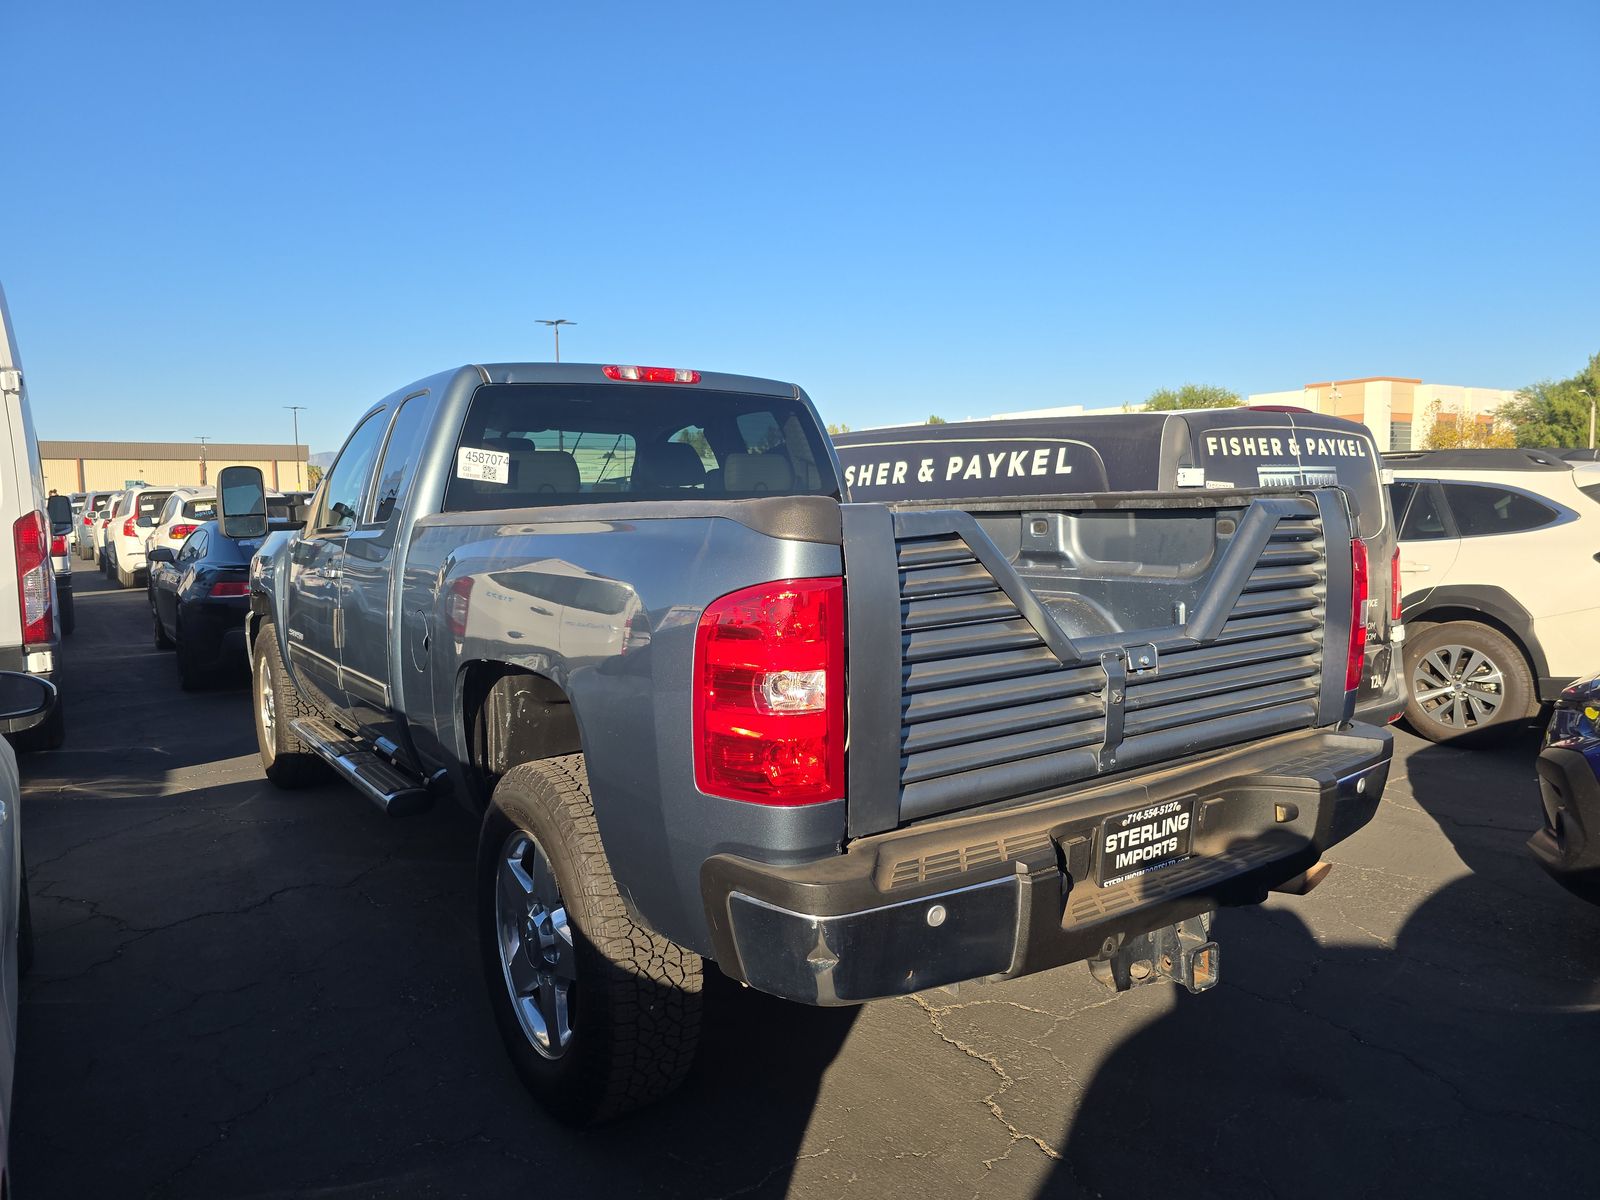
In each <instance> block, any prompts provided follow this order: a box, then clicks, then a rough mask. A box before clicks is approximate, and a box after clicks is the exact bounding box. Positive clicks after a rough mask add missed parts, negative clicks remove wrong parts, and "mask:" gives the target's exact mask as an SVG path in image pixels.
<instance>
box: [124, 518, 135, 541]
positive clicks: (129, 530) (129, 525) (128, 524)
mask: <svg viewBox="0 0 1600 1200" xmlns="http://www.w3.org/2000/svg"><path fill="white" fill-rule="evenodd" d="M122 536H123V537H132V536H133V518H132V517H129V518H128V519H127V520H126V521H124V522H123V523H122Z"/></svg>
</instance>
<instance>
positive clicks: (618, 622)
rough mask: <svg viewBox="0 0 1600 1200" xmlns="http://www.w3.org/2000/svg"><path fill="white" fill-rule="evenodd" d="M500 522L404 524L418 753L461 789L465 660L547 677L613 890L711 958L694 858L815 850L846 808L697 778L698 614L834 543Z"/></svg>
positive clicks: (474, 517)
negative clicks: (463, 611)
mask: <svg viewBox="0 0 1600 1200" xmlns="http://www.w3.org/2000/svg"><path fill="white" fill-rule="evenodd" d="M640 508H641V510H644V509H647V508H648V506H647V505H646V506H640ZM506 516H507V514H493V513H489V514H482V513H479V514H459V515H452V516H443V517H431V518H427V519H425V520H423V521H420V522H418V524H417V525H416V526H415V529H414V532H413V539H412V543H411V546H410V549H409V551H408V555H407V559H406V568H405V578H404V588H403V598H402V604H403V608H402V612H403V616H402V621H401V627H400V647H399V649H400V655H401V661H402V664H403V666H402V670H403V671H404V672H405V674H406V675H407V676H409V679H408V680H407V684H408V685H407V686H405V687H404V688H403V691H404V694H405V695H406V696H407V698H408V699H407V710H408V711H407V716H408V718H409V720H410V723H411V731H412V736H413V739H414V742H415V745H416V747H417V749H418V752H419V754H420V755H421V756H422V757H423V758H424V759H425V760H433V761H435V762H437V763H439V764H441V765H443V766H444V767H445V768H446V769H448V770H449V771H450V772H451V773H452V775H453V776H454V777H455V779H456V781H457V784H458V786H460V787H463V788H465V785H466V778H465V775H464V773H463V770H462V766H461V764H462V763H463V761H465V758H466V754H467V745H466V741H465V731H464V730H463V728H462V724H463V723H462V721H461V719H460V713H461V707H462V678H463V674H464V672H465V670H466V669H467V667H468V666H469V665H470V664H472V663H475V662H496V663H507V664H510V665H513V666H516V667H520V668H522V669H525V670H527V671H530V672H532V673H534V674H536V675H541V676H543V677H545V678H547V679H549V680H551V681H552V682H554V683H556V684H557V685H559V686H560V687H561V689H562V690H563V691H564V692H565V693H566V695H567V696H568V698H569V699H570V700H571V701H572V705H573V712H574V715H575V716H576V718H577V723H578V726H579V730H580V735H581V739H582V746H583V751H584V754H585V759H586V763H587V766H588V772H589V782H590V787H591V789H592V793H593V797H594V806H595V812H596V816H597V818H598V821H599V827H600V834H601V838H602V840H603V842H604V844H605V848H606V853H607V854H608V856H609V857H610V859H611V863H612V867H613V869H614V871H615V873H616V876H617V880H618V883H619V885H620V887H621V890H622V893H623V896H624V899H625V900H626V901H627V902H628V903H629V904H630V906H631V907H632V908H633V909H634V911H635V912H636V913H638V914H639V915H640V916H641V917H642V918H643V919H644V920H645V921H646V922H647V923H648V924H649V925H650V926H652V927H653V928H655V929H656V930H658V931H659V932H661V933H663V934H665V935H666V936H667V937H669V938H672V939H673V940H675V941H678V942H680V943H681V944H684V945H687V946H689V947H691V948H693V949H695V950H697V951H700V952H702V953H706V952H709V951H710V949H711V947H710V939H709V936H708V934H707V932H706V928H705V919H704V914H703V911H702V909H701V905H700V868H701V865H702V864H703V863H704V862H705V860H706V858H707V857H709V856H710V855H713V854H717V853H722V852H729V853H738V854H754V855H756V856H758V857H761V858H763V859H765V860H766V861H772V862H783V861H799V860H802V859H805V858H811V857H816V856H817V855H819V854H824V853H827V852H828V851H829V850H831V849H833V848H835V847H837V846H838V845H839V843H840V842H841V840H842V839H843V836H844V804H843V801H842V799H841V800H840V801H836V802H831V803H826V804H820V805H814V806H809V807H804V808H770V807H764V806H760V805H754V804H746V803H740V802H737V801H731V800H722V799H718V798H714V797H709V796H706V795H704V794H702V793H701V792H700V791H699V790H698V789H697V788H696V787H695V785H694V756H693V747H692V744H691V737H692V728H691V724H692V698H693V695H694V688H695V684H694V677H693V670H694V642H695V630H696V627H697V624H698V621H699V617H700V614H701V612H702V611H703V610H704V608H705V607H706V605H707V604H708V603H710V602H711V601H712V600H714V599H716V598H717V597H719V596H722V595H725V594H727V593H728V592H732V591H735V590H737V589H739V588H742V587H747V586H750V585H752V584H757V583H762V582H766V581H769V580H773V579H785V578H804V577H815V576H827V575H837V574H839V573H840V571H841V569H842V558H841V551H840V548H839V547H838V546H836V545H828V544H821V543H816V542H804V541H796V540H787V539H780V538H774V537H771V536H767V535H765V534H762V533H758V532H756V531H755V530H753V529H750V528H748V527H746V526H745V525H743V524H740V523H739V522H738V521H735V520H731V519H727V518H723V517H715V516H706V517H695V516H673V517H671V518H665V519H652V518H650V517H648V516H640V517H639V518H629V519H607V520H595V519H584V518H583V517H582V514H574V519H571V520H562V521H558V522H528V521H516V520H508V519H505V518H506ZM485 518H487V520H485ZM469 578H470V579H471V580H472V591H471V601H470V605H469V608H468V614H467V620H466V626H465V631H464V633H463V634H462V635H461V636H459V637H458V636H454V635H453V634H452V632H451V629H450V624H449V621H448V619H447V617H446V614H445V612H444V609H443V603H444V600H445V598H447V597H448V596H449V593H450V589H451V587H452V585H454V584H455V583H456V581H458V580H462V579H469ZM574 581H577V582H576V583H575V582H574ZM424 680H426V687H422V686H418V685H419V684H422V683H423V682H424Z"/></svg>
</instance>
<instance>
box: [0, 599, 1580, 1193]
mask: <svg viewBox="0 0 1600 1200" xmlns="http://www.w3.org/2000/svg"><path fill="white" fill-rule="evenodd" d="M78 587H79V595H78V599H77V604H78V631H77V633H76V635H75V636H74V638H73V639H72V640H71V641H70V642H69V645H68V651H67V665H66V669H65V678H64V693H65V696H66V698H67V703H68V706H69V707H68V744H67V748H66V749H64V750H63V751H60V752H58V753H53V754H44V755H37V756H33V757H29V758H25V759H24V760H23V768H22V769H23V776H24V782H25V787H26V797H25V800H24V805H23V822H24V830H25V835H24V836H25V844H26V848H27V855H28V861H29V870H30V872H31V875H32V881H31V882H32V892H33V912H34V921H35V925H36V931H37V941H38V957H37V961H36V963H35V967H34V970H33V972H32V974H31V975H30V976H29V977H28V978H27V980H26V981H25V983H24V986H23V989H22V1005H21V1017H20V1023H21V1033H20V1038H21V1043H20V1050H19V1063H18V1071H17V1079H16V1093H15V1101H14V1118H13V1121H14V1131H13V1134H12V1144H11V1154H12V1163H13V1173H14V1183H15V1194H16V1195H18V1196H23V1197H29V1198H37V1197H55V1196H63V1197H79V1196H86V1195H104V1196H142V1195H153V1196H163V1197H166V1196H189V1197H235V1196H239V1197H246V1196H247V1197H267V1196H289V1195H316V1196H319V1197H356V1196H407V1197H409V1196H417V1197H434V1196H438V1197H446V1196H461V1197H477V1196H504V1195H511V1194H513V1193H516V1194H523V1193H527V1194H542V1195H565V1196H607V1197H612V1196H616V1197H622V1196H644V1197H673V1196H705V1197H735V1196H738V1197H777V1196H784V1195H790V1196H797V1197H834V1196H841V1195H850V1194H861V1195H868V1196H902V1195H903V1196H919V1197H944V1196H960V1197H965V1196H993V1197H1028V1196H1036V1195H1052V1196H1053V1195H1101V1196H1126V1195H1136V1194H1156V1195H1170V1194H1175V1193H1179V1192H1182V1193H1186V1194H1195V1195H1219V1196H1278V1195H1283V1196H1290V1195H1292V1196H1295V1197H1306V1196H1336V1195H1337V1196H1349V1195H1356V1194H1377V1195H1386V1194H1395V1193H1399V1192H1402V1191H1407V1192H1411V1193H1413V1194H1421V1195H1450V1196H1454V1197H1461V1196H1476V1195H1491V1194H1492V1195H1503V1194H1505V1193H1506V1192H1508V1191H1510V1190H1518V1191H1526V1192H1528V1193H1530V1194H1537V1192H1538V1190H1539V1189H1541V1188H1559V1189H1561V1191H1562V1192H1563V1193H1570V1192H1573V1191H1582V1190H1588V1186H1587V1185H1586V1184H1585V1183H1584V1181H1585V1180H1587V1179H1588V1178H1589V1177H1590V1175H1591V1174H1592V1171H1593V1169H1594V1163H1595V1161H1596V1153H1597V1151H1600V1100H1597V1096H1600V1020H1597V1013H1600V982H1597V980H1600V909H1595V908H1591V907H1588V906H1586V905H1584V904H1582V903H1580V902H1579V901H1577V900H1575V899H1573V898H1571V897H1569V896H1568V895H1567V894H1566V893H1564V892H1563V891H1561V890H1560V889H1559V888H1557V887H1556V886H1555V885H1554V884H1553V883H1552V882H1550V881H1549V880H1548V879H1546V878H1545V877H1544V875H1543V874H1541V873H1540V871H1539V870H1538V868H1537V867H1536V866H1535V865H1534V864H1533V862H1532V861H1531V860H1530V859H1529V858H1528V856H1527V855H1526V853H1525V852H1524V850H1523V843H1524V841H1525V840H1526V839H1527V836H1528V834H1529V833H1530V832H1531V831H1532V829H1533V827H1534V825H1535V822H1536V818H1535V811H1536V789H1535V786H1534V784H1533V781H1532V757H1533V751H1534V746H1535V742H1534V740H1533V738H1532V737H1531V736H1530V737H1528V738H1524V739H1522V740H1521V741H1519V742H1517V743H1515V744H1513V745H1511V746H1508V747H1505V748H1503V749H1500V750H1496V751H1494V752H1492V753H1491V752H1480V753H1471V752H1465V751H1454V750H1446V749H1439V748H1435V747H1432V746H1429V745H1427V744H1426V743H1423V742H1420V741H1418V740H1416V739H1414V738H1411V737H1410V736H1409V735H1406V734H1403V733H1402V734H1400V735H1399V738H1400V743H1401V759H1402V762H1401V764H1400V765H1399V767H1398V768H1397V770H1396V772H1395V775H1394V777H1393V778H1392V779H1391V782H1390V787H1389V791H1388V793H1387V796H1386V800H1385V804H1384V806H1383V808H1382V809H1381V810H1380V813H1379V816H1378V818H1377V819H1376V821H1375V822H1374V823H1373V824H1372V825H1371V826H1369V827H1368V828H1367V829H1365V830H1363V831H1362V832H1361V833H1359V834H1358V835H1357V836H1355V837H1354V838H1352V839H1351V840H1350V841H1349V842H1347V843H1345V844H1344V845H1342V846H1340V847H1339V848H1338V849H1337V850H1336V851H1335V852H1334V854H1333V856H1332V857H1333V858H1334V859H1335V861H1336V862H1337V864H1338V865H1337V867H1336V868H1335V870H1334V872H1333V874H1332V875H1331V876H1330V878H1329V880H1328V882H1327V883H1326V884H1324V885H1323V886H1322V887H1321V888H1320V889H1319V890H1318V891H1316V892H1315V893H1314V894H1313V895H1311V896H1308V897H1303V898H1280V897H1275V898H1274V899H1273V900H1272V901H1271V902H1270V903H1268V904H1267V905H1266V906H1264V907H1262V908H1260V909H1253V910H1242V911H1229V912H1225V913H1223V914H1222V915H1221V916H1220V917H1219V918H1218V920H1217V923H1216V926H1215V930H1214V933H1215V936H1216V937H1217V939H1218V941H1219V942H1220V943H1221V946H1222V982H1221V984H1220V985H1219V987H1218V988H1216V989H1215V990H1214V991H1212V992H1210V993H1208V994H1206V995H1202V996H1189V995H1187V994H1185V993H1180V992H1178V991H1176V990H1174V989H1173V988H1171V987H1168V986H1165V985H1161V986H1152V987H1146V988H1143V989H1139V990H1137V991H1135V992H1132V993H1129V994H1127V995H1123V996H1113V995H1111V994H1110V993H1107V992H1105V991H1103V990H1101V989H1100V987H1099V986H1098V985H1097V984H1095V983H1094V982H1093V981H1092V980H1091V979H1090V977H1089V975H1088V972H1087V970H1086V969H1084V968H1083V967H1081V966H1078V967H1069V968H1066V969H1064V970H1060V971H1055V972H1051V973H1048V974H1045V975H1041V976H1036V977H1033V978H1029V979H1024V980H1018V981H1015V982H1012V983H1008V984H1002V985H992V986H967V987H964V988H962V989H959V991H957V992H954V993H952V992H949V991H940V992H935V993H931V994H928V995H925V996H920V997H912V998H907V999H903V1000H897V1001H889V1002H882V1003H879V1004H876V1005H872V1006H869V1007H867V1008H865V1009H862V1010H859V1011H854V1010H850V1011H811V1010H804V1009H798V1008H794V1007H790V1006H786V1005H783V1004H780V1003H777V1002H771V1001H767V1000H765V999H764V998H762V997H759V996H755V995H753V994H750V993H740V992H737V991H734V990H732V989H727V990H725V991H724V990H719V991H718V992H717V993H716V994H715V995H714V996H713V998H712V999H713V1003H714V1007H713V1010H712V1015H711V1017H710V1018H709V1034H708V1043H707V1046H706V1051H705V1053H704V1055H703V1057H702V1061H701V1063H700V1064H699V1066H698V1067H697V1069H696V1073H695V1075H694V1076H693V1077H692V1079H691V1081H690V1083H689V1086H688V1087H687V1088H685V1090H684V1091H682V1092H681V1093H680V1094H679V1095H677V1096H675V1097H674V1098H672V1099H671V1100H669V1101H668V1102H667V1103H666V1104H664V1105H663V1106H661V1107H660V1108H658V1109H656V1110H654V1111H651V1112H648V1113H645V1114H642V1115H638V1116H635V1117H632V1118H628V1119H626V1120H623V1121H621V1122H618V1123H616V1124H614V1125H611V1126H609V1127H606V1128H603V1129H599V1130H595V1131H591V1132H587V1133H575V1132H573V1131H570V1130H567V1129H564V1128H562V1127H560V1126H556V1125H554V1124H552V1123H551V1122H550V1121H548V1120H547V1119H545V1118H544V1117H543V1115H542V1114H541V1113H540V1112H539V1111H538V1110H537V1109H536V1108H535V1107H534V1106H533V1105H532V1103H531V1102H530V1101H528V1100H527V1098H526V1097H525V1095H524V1093H523V1092H522V1090H521V1088H520V1086H519V1085H518V1083H517V1081H516V1079H515V1078H514V1076H513V1074H512V1071H511V1069H510V1067H509V1066H508V1064H507V1063H506V1061H505V1059H504V1058H503V1057H502V1054H501V1051H500V1046H499V1042H498V1040H497V1037H496V1035H495V1032H494V1030H493V1027H492V1024H491V1021H490V1018H489V1011H488V1008H487V1004H486V1001H485V998H484V994H483V986H482V984H481V982H480V977H479V972H478V963H477V958H476V951H475V948H474V943H473V938H474V933H473V919H472V890H471V878H472V859H473V845H474V837H475V834H476V830H475V827H474V825H473V823H472V822H471V820H470V819H469V818H468V817H467V816H466V815H465V814H464V813H463V812H462V811H461V810H459V809H457V808H455V807H453V806H449V805H443V806H439V807H438V808H436V809H435V811H433V812H430V813H427V814H424V815H422V816H420V817H415V818H411V819H408V820H403V821H390V820H388V819H386V818H385V817H383V816H382V815H381V814H380V813H379V812H378V811H377V810H376V809H375V808H372V807H371V806H369V805H367V804H366V803H365V802H364V801H363V800H361V799H360V798H359V797H358V796H357V795H356V794H355V793H354V792H353V791H350V790H348V789H346V788H343V787H340V786H334V785H330V786H327V787H323V788H320V789H317V790H313V791H308V792H302V793H284V792H278V791H276V790H274V789H273V788H272V787H271V786H270V785H268V784H267V783H266V782H265V780H264V779H263V778H262V777H261V773H260V770H259V767H258V765H257V760H256V754H255V744H254V737H253V733H252V729H251V720H250V713H249V707H248V700H247V695H246V692H245V691H244V689H243V687H242V682H241V684H239V685H231V686H221V687H218V688H217V689H216V690H214V691H210V692H205V693H201V694H194V695H191V694H185V693H183V692H181V691H180V690H179V689H178V682H177V671H176V668H175V666H174V664H173V663H172V662H171V661H170V655H169V654H168V653H167V652H163V651H158V650H155V649H154V648H153V647H152V645H151V638H150V619H149V612H148V608H147V606H146V601H145V596H144V593H143V592H142V591H140V592H119V591H117V590H115V589H114V588H110V587H108V586H107V585H105V584H104V583H102V582H101V581H100V580H99V578H98V577H97V576H93V577H91V576H90V575H89V573H88V572H85V571H81V570H80V572H79V575H78Z"/></svg>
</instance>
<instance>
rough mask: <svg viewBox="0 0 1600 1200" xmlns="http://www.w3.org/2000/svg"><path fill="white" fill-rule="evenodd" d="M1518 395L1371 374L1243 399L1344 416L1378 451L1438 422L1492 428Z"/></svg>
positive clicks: (1412, 442) (1406, 443)
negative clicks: (1361, 428) (1365, 432)
mask: <svg viewBox="0 0 1600 1200" xmlns="http://www.w3.org/2000/svg"><path fill="white" fill-rule="evenodd" d="M1516 398H1517V393H1516V390H1515V389H1513V388H1483V387H1461V386H1458V385H1456V384H1450V383H1424V382H1422V380H1420V379H1407V378H1404V377H1402V376H1398V375H1373V376H1369V377H1367V378H1365V379H1336V380H1329V381H1327V382H1324V383H1308V384H1306V385H1305V386H1304V387H1302V388H1298V389H1296V390H1294V391H1292V392H1257V393H1256V394H1255V395H1253V396H1251V397H1250V398H1249V399H1248V400H1246V401H1245V403H1246V404H1290V405H1294V406H1296V407H1299V408H1309V409H1311V410H1312V411H1313V412H1319V413H1327V414H1328V415H1329V416H1330V417H1348V418H1349V419H1350V420H1352V421H1359V422H1361V424H1363V425H1365V426H1366V427H1367V428H1368V429H1370V430H1372V436H1373V439H1374V440H1375V441H1376V442H1377V443H1378V449H1379V450H1412V449H1415V448H1417V447H1420V446H1421V445H1422V444H1423V442H1424V441H1425V440H1426V438H1427V436H1428V433H1429V431H1430V430H1431V429H1432V428H1433V426H1434V425H1435V424H1436V423H1439V424H1444V423H1455V422H1468V421H1470V422H1473V423H1475V424H1477V425H1478V426H1479V427H1480V428H1482V429H1483V430H1485V432H1487V431H1489V430H1491V429H1493V428H1494V422H1495V415H1494V414H1495V410H1496V409H1498V408H1499V407H1500V406H1501V405H1503V404H1509V403H1510V402H1511V401H1513V400H1515V399H1516ZM1435 405H1437V406H1438V407H1437V408H1435V407H1434V406H1435Z"/></svg>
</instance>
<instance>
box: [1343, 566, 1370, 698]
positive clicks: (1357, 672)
mask: <svg viewBox="0 0 1600 1200" xmlns="http://www.w3.org/2000/svg"><path fill="white" fill-rule="evenodd" d="M1366 662H1367V546H1366V543H1365V542H1363V541H1362V540H1361V539H1360V538H1355V539H1353V540H1352V541H1351V543H1350V657H1349V658H1347V659H1346V660H1345V665H1344V690H1345V691H1347V692H1353V691H1355V690H1356V689H1357V688H1359V687H1360V686H1361V672H1362V671H1363V670H1364V669H1365V668H1366Z"/></svg>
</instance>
